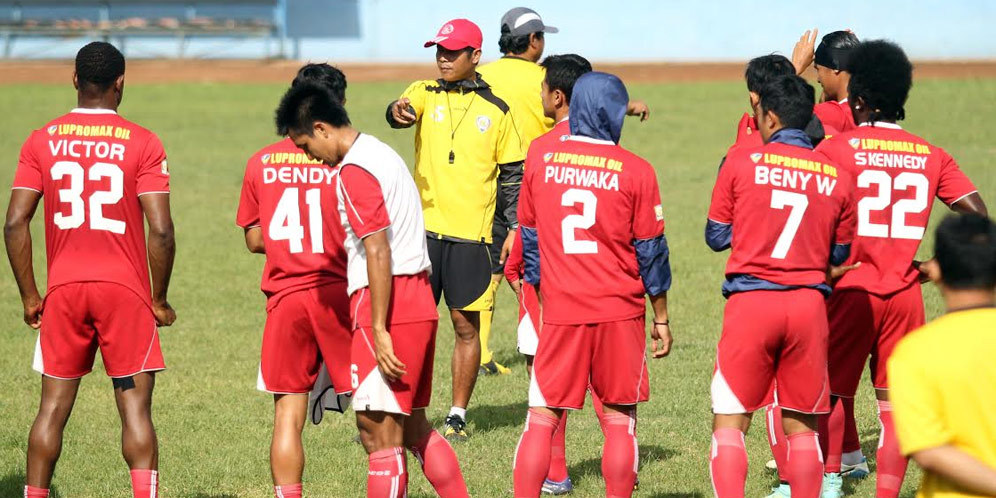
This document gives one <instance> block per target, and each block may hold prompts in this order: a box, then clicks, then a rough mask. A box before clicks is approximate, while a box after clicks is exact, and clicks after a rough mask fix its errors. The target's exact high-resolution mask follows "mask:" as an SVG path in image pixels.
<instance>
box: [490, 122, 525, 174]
mask: <svg viewBox="0 0 996 498" xmlns="http://www.w3.org/2000/svg"><path fill="white" fill-rule="evenodd" d="M525 159H526V153H525V151H523V150H522V139H521V138H520V137H519V131H518V129H517V128H516V127H515V121H514V120H513V119H512V113H511V112H506V113H505V116H503V117H502V118H501V122H500V123H499V128H498V144H497V147H495V163H497V164H509V163H517V162H519V161H524V160H525Z"/></svg>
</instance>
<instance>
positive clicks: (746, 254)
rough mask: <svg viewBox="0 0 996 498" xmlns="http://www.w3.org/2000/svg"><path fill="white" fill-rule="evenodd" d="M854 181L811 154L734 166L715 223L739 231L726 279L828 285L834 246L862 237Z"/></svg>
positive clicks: (738, 156) (763, 157)
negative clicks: (853, 196)
mask: <svg viewBox="0 0 996 498" xmlns="http://www.w3.org/2000/svg"><path fill="white" fill-rule="evenodd" d="M851 194H852V188H851V177H850V176H849V175H848V174H847V172H846V171H840V169H839V168H837V167H836V166H835V165H833V164H831V163H830V162H829V161H827V160H826V158H825V157H823V156H821V155H819V154H817V153H815V152H813V151H812V150H811V149H806V148H803V147H797V146H794V145H788V144H783V143H769V144H766V145H763V146H761V147H757V148H748V149H740V150H737V151H735V152H734V153H733V154H731V155H730V156H729V157H727V158H726V163H725V164H724V165H723V167H722V168H721V169H720V170H719V177H718V178H717V179H716V186H715V187H714V188H713V191H712V203H711V204H710V206H709V219H710V220H712V221H713V222H715V223H720V224H724V225H731V224H732V225H733V241H732V244H731V249H732V252H731V254H730V258H729V260H728V261H727V264H726V275H727V276H732V275H751V276H754V277H757V278H760V279H763V280H767V281H768V282H774V283H776V284H781V285H816V284H820V283H822V282H823V281H824V280H825V279H826V269H827V268H828V267H829V265H830V248H831V246H832V245H833V244H835V243H836V244H847V243H850V242H851V240H852V238H853V235H854V211H853V209H852V206H851Z"/></svg>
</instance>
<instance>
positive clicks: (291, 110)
mask: <svg viewBox="0 0 996 498" xmlns="http://www.w3.org/2000/svg"><path fill="white" fill-rule="evenodd" d="M275 121H276V124H277V134H279V135H280V136H287V135H289V134H291V133H294V134H301V135H308V136H311V134H312V133H313V129H314V128H313V127H314V124H315V123H316V122H318V121H321V122H323V123H328V124H330V125H332V126H334V127H336V128H341V127H343V126H349V124H350V122H349V114H347V113H346V109H345V108H344V107H342V104H341V103H340V102H339V101H338V100H336V98H335V96H334V95H332V93H331V92H329V90H328V89H327V88H325V87H324V86H322V85H317V84H314V83H301V84H298V85H295V86H292V87H290V89H289V90H287V93H285V94H284V96H283V98H282V99H280V106H279V107H277V113H276V120H275Z"/></svg>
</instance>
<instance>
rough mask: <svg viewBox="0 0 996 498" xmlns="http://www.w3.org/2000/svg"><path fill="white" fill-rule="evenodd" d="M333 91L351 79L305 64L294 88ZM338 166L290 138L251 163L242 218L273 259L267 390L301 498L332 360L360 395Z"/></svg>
mask: <svg viewBox="0 0 996 498" xmlns="http://www.w3.org/2000/svg"><path fill="white" fill-rule="evenodd" d="M305 83H311V84H316V85H319V86H322V87H324V88H325V89H327V90H328V91H329V92H330V93H331V94H332V96H333V97H334V98H335V99H338V100H339V101H340V102H344V101H345V92H346V77H345V76H344V75H343V74H342V72H341V71H339V70H338V69H336V68H334V67H332V66H330V65H328V64H308V65H305V66H304V67H302V68H301V69H300V70H299V71H298V73H297V76H296V77H295V78H294V81H293V83H292V84H291V86H298V85H301V84H305ZM338 173H339V171H338V168H337V166H328V165H325V164H323V163H322V162H321V161H317V160H312V159H310V158H309V157H308V156H307V155H306V154H305V153H303V152H301V151H300V150H299V149H298V148H297V146H296V145H294V142H292V141H291V140H290V139H289V138H285V139H283V140H281V141H279V142H276V143H274V144H271V145H268V146H266V147H264V148H262V149H261V150H260V151H259V152H257V153H256V154H254V155H253V156H252V158H250V159H249V162H248V164H247V165H246V171H245V179H244V181H243V183H242V198H241V200H240V202H239V210H238V215H237V217H236V221H237V223H238V225H239V226H241V227H242V228H243V229H244V230H245V238H246V247H247V248H248V249H249V250H250V251H251V252H254V253H260V254H265V255H266V266H265V268H264V270H263V282H262V286H261V287H262V290H263V293H265V294H266V296H267V306H266V315H267V316H266V325H265V328H264V330H263V347H262V354H261V357H260V367H259V380H258V385H257V387H258V389H259V390H261V391H264V392H268V393H272V394H273V403H274V412H273V439H272V441H271V443H270V471H271V474H272V477H273V486H274V493H275V495H276V496H277V497H279V498H297V497H300V496H301V493H302V491H301V476H302V474H303V472H304V447H303V446H302V444H301V431H302V430H303V429H304V421H305V418H306V414H307V410H308V393H309V391H311V389H312V386H313V384H315V381H316V379H317V377H318V376H319V375H320V373H319V372H320V367H321V364H322V363H323V362H324V363H325V364H326V365H327V366H328V372H329V375H330V377H331V381H332V386H333V389H334V390H335V392H336V394H341V395H346V394H348V393H349V392H351V391H352V388H351V387H350V376H349V348H350V343H351V341H352V333H351V328H350V321H349V296H348V294H347V293H346V249H345V246H344V244H345V238H346V237H345V233H344V232H343V229H342V225H341V224H340V223H339V216H338V214H337V213H336V211H335V206H336V204H337V202H338V200H337V199H338V197H337V196H336V177H337V175H338Z"/></svg>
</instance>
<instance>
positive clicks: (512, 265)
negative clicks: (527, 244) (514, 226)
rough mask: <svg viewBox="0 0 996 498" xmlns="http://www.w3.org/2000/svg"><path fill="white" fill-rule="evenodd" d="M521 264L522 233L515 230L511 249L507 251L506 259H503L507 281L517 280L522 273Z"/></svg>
mask: <svg viewBox="0 0 996 498" xmlns="http://www.w3.org/2000/svg"><path fill="white" fill-rule="evenodd" d="M522 266H523V264H522V234H521V233H520V232H519V231H518V230H516V231H515V240H514V241H513V242H512V250H511V251H509V252H508V259H506V260H505V279H506V280H508V281H509V282H515V281H516V280H518V279H519V278H520V277H521V275H522Z"/></svg>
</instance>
